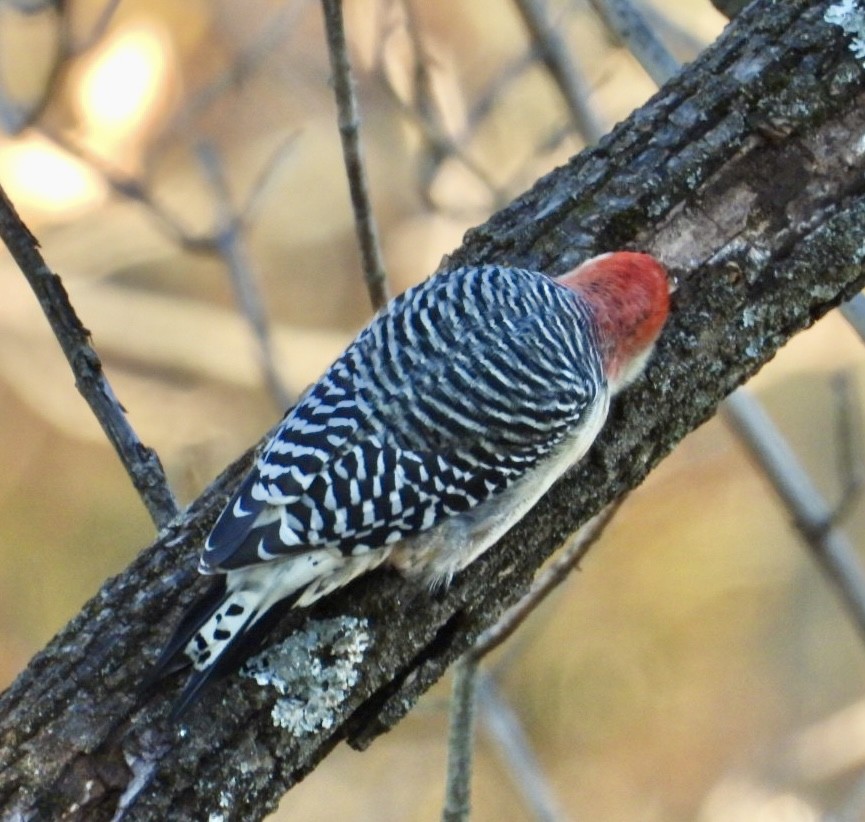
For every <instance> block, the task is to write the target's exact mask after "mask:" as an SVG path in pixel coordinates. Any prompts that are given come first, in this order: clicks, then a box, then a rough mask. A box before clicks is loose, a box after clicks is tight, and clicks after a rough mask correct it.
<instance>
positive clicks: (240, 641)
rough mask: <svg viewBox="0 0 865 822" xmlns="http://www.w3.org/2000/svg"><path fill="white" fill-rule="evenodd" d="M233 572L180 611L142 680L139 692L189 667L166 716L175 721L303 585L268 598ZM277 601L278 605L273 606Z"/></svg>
mask: <svg viewBox="0 0 865 822" xmlns="http://www.w3.org/2000/svg"><path fill="white" fill-rule="evenodd" d="M236 575H237V572H231V573H229V574H228V575H224V576H223V575H220V576H219V577H217V579H216V580H215V582H214V584H213V585H212V586H211V588H210V589H209V590H208V591H207V593H205V595H204V596H203V597H202V598H201V599H199V600H198V601H197V602H195V603H194V604H193V605H192V606H191V607H190V608H189V610H188V611H186V613H185V614H184V615H183V617H182V618H181V620H180V623H179V624H178V626H177V628H175V630H174V634H173V635H172V637H171V639H170V640H169V641H168V644H167V645H166V646H165V648H164V650H163V651H162V653H161V654H160V656H159V659H158V660H157V661H156V664H155V665H154V667H153V670H152V671H151V672H150V674H149V675H148V677H147V681H146V682H145V683H144V686H143V687H144V690H150V689H152V687H153V685H154V684H155V683H156V682H158V681H159V680H161V679H162V678H164V677H166V676H168V675H170V674H172V673H175V672H177V671H179V670H181V669H183V668H188V667H190V666H191V667H192V673H191V674H190V676H189V679H188V680H187V682H186V685H185V686H184V688H183V691H182V692H181V694H180V696H179V697H178V699H177V701H176V702H175V703H174V705H173V707H172V710H171V718H172V720H175V719H179V718H180V717H181V716H182V715H183V714H184V713H185V712H186V711H187V710H188V709H189V708H190V707H191V706H192V705H193V704H194V703H195V701H196V700H197V699H198V697H199V696H200V695H201V693H202V691H203V690H204V689H205V688H206V687H207V686H209V685H211V684H213V683H214V682H216V681H217V680H219V679H220V678H221V677H223V676H225V675H226V674H229V673H231V672H232V671H233V670H235V669H236V668H238V667H239V666H240V665H241V663H242V662H243V661H244V660H245V659H246V658H247V657H248V656H250V655H251V654H252V653H254V652H255V650H256V649H257V648H258V646H259V645H260V643H261V640H262V639H263V637H264V635H265V634H266V633H267V631H268V629H269V628H270V627H272V625H273V623H274V622H275V621H276V619H277V618H278V617H279V616H281V615H282V614H283V613H284V611H285V608H287V607H291V605H293V604H294V603H295V602H296V600H297V598H298V597H299V596H300V595H301V594H302V592H303V586H298V588H296V589H294V590H287V591H286V590H281V591H279V592H278V594H279V595H278V596H277V597H276V598H274V596H273V591H272V590H269V589H268V588H269V586H268V587H266V588H265V589H264V590H262V586H261V585H259V584H255V583H256V582H257V580H255V578H254V577H253V579H252V580H250V579H249V578H248V576H249V575H247V576H246V577H244V576H240V578H239V579H238V577H237V576H236ZM250 583H252V584H250ZM277 604H282V605H283V607H280V608H274V606H275V605H277Z"/></svg>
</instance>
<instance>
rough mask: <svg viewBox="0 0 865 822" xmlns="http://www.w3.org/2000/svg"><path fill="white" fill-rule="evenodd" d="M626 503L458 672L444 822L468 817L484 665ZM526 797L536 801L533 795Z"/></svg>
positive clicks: (576, 545) (595, 526)
mask: <svg viewBox="0 0 865 822" xmlns="http://www.w3.org/2000/svg"><path fill="white" fill-rule="evenodd" d="M624 499H625V497H624V496H622V497H620V498H619V499H617V500H615V501H614V502H613V503H612V504H610V505H608V506H607V507H606V508H605V509H604V510H603V511H602V512H601V513H600V514H598V515H597V516H596V517H594V519H592V520H590V521H589V522H588V523H587V524H586V525H585V526H584V527H583V528H581V529H580V530H579V531H577V533H576V534H575V535H574V536H573V538H572V539H571V540H570V542H569V543H568V544H567V545H566V546H565V548H564V550H563V551H562V552H561V554H560V555H559V556H558V557H557V558H556V560H555V561H554V562H553V563H552V564H551V565H550V567H549V568H548V569H547V570H546V571H544V573H542V574H541V575H540V576H539V577H538V578H537V579H536V580H535V581H534V583H533V584H532V586H531V588H530V589H529V592H528V593H527V594H526V595H525V596H524V597H523V598H522V599H520V600H519V601H518V602H517V603H516V604H515V605H513V606H512V607H511V608H510V609H508V610H507V611H505V614H504V616H503V617H502V618H501V619H500V620H499V621H498V622H497V623H496V624H495V625H493V626H492V627H491V628H488V629H487V630H486V631H484V632H483V633H481V634H480V636H479V637H478V639H477V641H476V642H475V644H474V645H473V646H472V647H471V648H469V650H468V651H466V653H465V654H464V655H463V656H462V658H461V659H460V660H459V662H458V663H457V665H456V666H455V668H454V682H453V694H452V696H451V704H450V733H449V735H448V772H447V786H446V790H445V806H444V811H443V813H442V819H443V820H445V822H461V821H462V820H465V819H468V817H469V808H470V802H469V797H470V794H471V766H472V753H473V750H474V719H475V707H476V702H477V700H478V693H477V687H478V682H479V677H480V676H481V674H480V672H479V667H480V663H481V660H482V659H483V657H484V656H485V655H486V654H488V653H489V652H490V651H492V650H493V649H494V648H497V647H498V646H499V645H501V643H502V642H504V641H505V640H506V639H507V638H508V637H509V636H511V634H513V632H514V631H516V629H517V628H518V627H519V626H520V625H522V623H523V622H524V621H525V619H526V617H527V616H528V615H529V614H530V613H531V612H532V611H534V609H535V608H537V607H538V605H539V604H540V603H541V602H542V601H543V600H544V599H545V598H546V596H547V595H548V594H549V593H550V591H552V590H553V589H554V588H556V587H557V586H558V585H560V584H561V583H562V581H563V580H565V579H566V578H567V576H568V574H569V573H570V572H571V571H572V570H573V568H574V566H576V565H577V563H578V562H579V561H580V559H582V557H584V556H585V554H586V552H587V551H588V550H589V548H591V546H592V545H594V544H595V543H596V542H597V541H598V539H599V538H600V536H601V534H602V533H603V531H604V529H605V528H606V526H607V524H608V523H609V522H610V520H611V519H612V518H613V516H614V515H615V513H616V511H618V509H619V506H620V505H621V504H622V502H623V501H624ZM511 724H513V723H511ZM500 730H502V729H501V726H500ZM518 742H519V739H517V738H516V737H515V738H514V739H513V740H512V744H518ZM522 747H523V748H524V747H525V746H522ZM528 793H529V794H530V795H532V796H533V795H534V791H528ZM547 818H551V817H547Z"/></svg>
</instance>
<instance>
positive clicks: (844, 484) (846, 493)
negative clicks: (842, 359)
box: [832, 373, 865, 523]
mask: <svg viewBox="0 0 865 822" xmlns="http://www.w3.org/2000/svg"><path fill="white" fill-rule="evenodd" d="M850 382H851V381H850V377H849V376H848V375H847V374H844V373H839V374H836V375H835V376H834V377H833V378H832V389H833V390H834V392H835V397H836V408H837V409H838V412H837V422H836V426H835V429H836V439H837V442H838V444H837V447H836V449H835V453H836V454H837V455H838V476H839V477H840V479H841V489H842V490H841V499H840V500H839V502H838V504H837V505H836V506H835V511H834V513H833V514H832V520H833V522H835V523H840V522H843V521H844V519H845V518H846V517H847V515H848V514H849V513H850V511H851V510H852V509H853V508H854V507H855V506H856V504H857V503H858V502H859V500H860V499H861V496H862V486H863V482H865V477H863V473H862V464H863V463H862V432H861V430H860V426H859V421H860V420H861V419H862V413H861V411H862V409H861V407H860V405H859V403H858V401H857V400H858V397H857V395H856V394H855V393H854V391H853V389H852V386H851V384H850Z"/></svg>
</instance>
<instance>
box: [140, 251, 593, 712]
mask: <svg viewBox="0 0 865 822" xmlns="http://www.w3.org/2000/svg"><path fill="white" fill-rule="evenodd" d="M608 393H609V392H608V390H607V382H606V376H605V371H604V364H603V363H602V360H601V352H600V345H599V340H598V330H597V327H596V324H595V320H594V318H593V316H592V312H591V308H590V306H589V305H588V303H587V302H586V301H585V300H583V299H582V298H581V297H580V296H579V294H577V293H576V292H575V291H574V290H571V289H569V288H566V287H565V286H563V285H559V284H557V283H555V282H554V281H553V280H551V279H550V278H548V277H546V276H545V275H543V274H540V273H536V272H532V271H526V270H522V269H511V268H501V267H497V266H483V267H479V268H461V269H457V270H454V271H450V272H446V273H443V274H440V275H437V276H434V277H432V278H431V279H429V280H427V281H426V282H424V283H422V284H420V285H418V286H416V287H414V288H411V289H409V290H408V291H406V292H405V294H403V295H402V296H400V297H397V298H396V299H394V300H392V301H391V302H390V303H389V304H388V305H387V306H386V307H385V308H384V309H383V310H382V311H381V312H380V313H379V314H378V315H377V316H376V317H375V318H374V319H373V321H372V322H371V323H370V325H369V326H367V328H365V329H364V330H363V331H362V332H361V333H360V335H359V336H358V337H357V338H356V340H355V341H354V342H353V343H352V344H351V345H350V346H349V347H348V348H347V349H346V351H345V352H344V353H343V355H342V356H341V357H340V358H339V359H338V360H337V361H336V362H335V363H334V364H333V365H332V366H331V367H330V368H329V369H328V370H327V372H326V373H325V374H324V375H323V376H322V378H321V379H320V380H319V381H318V382H317V383H316V384H315V385H314V386H313V387H312V388H311V389H310V390H309V391H308V392H307V394H306V395H305V396H304V397H303V398H302V399H301V400H300V402H299V403H298V404H297V405H296V406H295V407H294V408H292V409H291V410H290V411H289V412H288V414H287V415H286V416H285V418H284V419H283V421H282V423H281V424H280V426H279V428H278V429H277V431H276V433H275V435H274V436H273V438H272V439H271V440H270V442H269V443H268V444H267V446H266V448H265V449H264V451H263V453H262V454H261V456H260V458H259V459H258V461H257V463H256V465H255V467H254V468H253V470H252V471H251V472H250V474H249V475H248V476H247V477H246V479H245V480H244V482H243V483H242V484H241V486H240V488H239V489H238V491H237V493H236V494H235V496H234V497H233V498H232V499H231V500H230V501H229V503H228V505H227V506H226V508H225V510H224V511H223V512H222V514H221V515H220V517H219V519H218V521H217V523H216V525H215V526H214V528H213V531H212V533H211V535H210V537H209V538H208V540H207V543H206V545H205V548H204V551H203V553H202V557H201V562H200V566H199V569H200V570H201V571H202V572H204V573H217V574H221V575H222V574H224V576H223V577H222V580H224V588H223V589H222V590H221V591H219V592H217V593H216V594H214V595H213V596H212V597H211V599H210V600H209V601H207V602H203V603H200V604H199V605H198V606H196V608H194V609H193V610H192V611H190V613H189V614H187V616H186V617H185V618H184V620H183V622H182V623H181V625H180V626H179V627H178V629H177V631H176V633H175V636H174V638H173V639H172V640H171V642H170V643H169V644H168V646H167V647H166V649H165V651H164V652H163V655H162V658H161V659H160V661H159V662H158V663H157V668H158V669H160V670H163V671H165V670H171V669H172V668H173V667H176V665H175V663H176V662H177V661H178V657H179V656H183V655H185V656H186V657H188V658H189V659H190V660H191V661H192V663H193V667H194V669H195V672H194V673H193V675H192V677H191V678H190V681H189V682H188V684H187V687H186V689H185V691H184V694H183V696H182V697H181V700H180V702H179V703H178V705H177V707H176V712H179V711H182V710H184V709H185V708H186V706H187V705H188V704H190V703H191V701H192V700H193V698H194V697H195V695H196V694H197V692H198V691H199V689H200V688H201V687H202V686H203V685H204V684H205V683H206V682H207V681H208V680H209V679H211V678H213V677H214V676H215V675H218V674H221V673H223V672H225V670H226V669H227V668H228V667H229V662H231V664H232V665H233V664H235V663H236V661H237V658H238V657H239V656H241V654H240V648H241V646H242V645H243V644H244V643H245V642H246V639H245V636H246V634H248V633H250V629H251V628H252V627H253V626H254V625H255V624H256V623H257V622H258V621H259V620H260V619H261V617H262V616H263V615H264V614H265V613H267V612H268V611H269V610H270V609H271V608H272V607H273V606H274V605H275V604H276V603H278V602H280V601H282V600H286V599H288V601H289V602H291V603H292V604H294V605H299V606H303V605H308V604H310V603H311V602H313V601H315V600H316V599H317V598H319V597H320V596H323V595H325V594H327V593H329V592H330V591H332V590H334V589H336V588H338V587H340V586H341V585H344V584H346V583H347V582H348V581H350V580H351V579H352V578H354V577H355V576H357V575H358V574H360V573H363V572H364V571H366V570H369V569H370V568H374V567H375V566H377V565H380V564H381V563H382V562H384V561H386V560H388V558H390V561H392V562H393V563H394V564H396V565H397V566H398V567H400V568H401V569H404V570H409V571H411V572H416V571H418V567H417V566H420V571H421V572H423V570H424V567H423V566H424V565H429V566H430V568H431V573H430V574H429V579H430V580H431V581H435V580H441V579H448V578H449V577H450V576H451V575H452V573H453V572H454V571H455V570H459V569H460V568H462V567H464V566H465V565H466V564H467V563H468V562H470V561H471V560H472V559H473V558H474V557H475V556H477V554H478V553H479V552H480V551H482V550H485V549H486V547H488V545H489V544H491V542H492V541H494V540H495V539H497V538H498V537H499V536H501V534H502V533H504V532H505V531H506V530H507V529H508V528H509V527H511V526H512V525H513V523H514V521H516V520H517V519H519V518H520V517H521V516H523V515H524V514H525V511H526V510H527V509H528V507H530V506H531V505H532V504H534V502H535V501H536V500H537V499H538V497H539V496H540V495H541V494H542V493H543V491H544V490H546V488H547V487H549V485H550V484H551V483H552V481H553V480H554V479H555V477H556V476H558V475H559V474H560V473H561V472H562V471H563V470H565V469H566V468H567V467H568V466H569V465H570V464H572V463H573V462H574V461H576V460H577V459H579V458H580V457H581V456H582V454H583V453H584V452H585V450H586V449H587V448H588V446H589V445H590V443H591V441H592V440H593V439H594V437H595V436H596V434H597V432H598V430H599V429H600V427H601V425H602V424H603V420H604V418H605V416H606V412H607V407H608V401H609V396H608ZM575 432H577V433H578V434H579V436H578V437H575ZM553 463H555V465H553V467H552V468H551V469H550V472H549V473H550V476H549V477H543V479H542V480H541V481H540V482H538V481H535V479H534V478H533V469H534V468H536V467H539V466H541V465H542V464H544V465H552V464H553ZM544 473H545V472H543V471H539V472H537V474H540V475H544ZM521 483H522V485H521ZM437 535H438V536H437ZM445 544H446V545H447V546H448V547H447V549H446V550H451V546H453V550H454V551H458V552H459V556H457V557H456V558H455V559H452V560H448V561H446V562H442V561H441V557H440V556H436V555H438V554H441V552H442V550H445V549H443V548H442V545H445ZM437 562H438V563H439V564H438V565H436V563H437Z"/></svg>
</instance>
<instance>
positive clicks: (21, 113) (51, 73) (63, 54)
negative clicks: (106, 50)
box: [0, 0, 120, 134]
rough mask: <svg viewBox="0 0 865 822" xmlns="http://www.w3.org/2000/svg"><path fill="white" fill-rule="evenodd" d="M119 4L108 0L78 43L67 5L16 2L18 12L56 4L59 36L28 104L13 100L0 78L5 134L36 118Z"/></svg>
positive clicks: (0, 117)
mask: <svg viewBox="0 0 865 822" xmlns="http://www.w3.org/2000/svg"><path fill="white" fill-rule="evenodd" d="M119 5H120V0H107V2H106V4H105V6H104V8H103V9H102V10H101V11H100V12H99V14H98V15H97V18H96V21H95V22H94V24H93V25H92V26H91V28H90V30H89V31H88V32H87V34H86V35H85V36H84V37H83V38H82V39H81V41H80V42H77V43H76V42H75V41H74V39H73V35H72V31H71V14H70V11H69V8H68V7H67V6H65V5H63V4H60V3H53V2H45V3H42V2H34V3H31V2H23V3H19V4H18V5H17V9H18V11H20V12H22V13H23V14H40V13H42V12H43V11H44V10H45V9H47V8H49V7H55V8H54V14H55V16H56V18H57V28H58V32H59V35H58V38H57V47H56V49H55V51H54V55H53V57H52V60H51V65H50V67H49V69H48V72H47V74H46V78H45V83H44V84H43V86H42V89H41V90H40V93H39V95H38V97H37V98H36V99H35V100H33V101H32V102H31V103H29V104H27V105H22V104H19V103H15V102H14V101H12V100H11V99H10V98H9V96H8V95H7V94H6V89H5V88H4V84H3V78H2V77H0V124H2V127H3V129H4V130H5V131H6V132H7V133H9V134H20V133H21V132H22V131H23V130H24V129H25V128H27V126H29V125H32V124H33V123H34V122H36V120H38V119H39V117H40V116H41V114H42V112H43V111H45V109H46V107H47V106H48V104H49V102H50V101H51V98H52V96H53V94H54V92H55V90H56V89H57V87H58V85H59V84H60V81H61V79H62V78H63V76H64V72H65V70H66V68H67V66H68V65H69V63H70V62H71V61H72V59H73V58H74V57H77V56H78V55H80V54H83V53H84V52H86V51H88V50H89V49H90V48H92V47H93V45H95V44H96V43H97V42H98V41H99V40H100V39H101V37H102V35H103V34H104V33H105V30H106V29H107V28H108V24H109V23H110V22H111V19H112V17H113V16H114V12H115V11H116V10H117V6H119Z"/></svg>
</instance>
